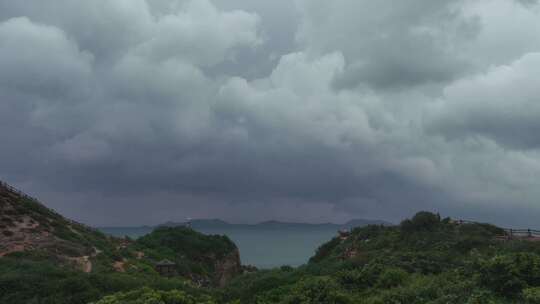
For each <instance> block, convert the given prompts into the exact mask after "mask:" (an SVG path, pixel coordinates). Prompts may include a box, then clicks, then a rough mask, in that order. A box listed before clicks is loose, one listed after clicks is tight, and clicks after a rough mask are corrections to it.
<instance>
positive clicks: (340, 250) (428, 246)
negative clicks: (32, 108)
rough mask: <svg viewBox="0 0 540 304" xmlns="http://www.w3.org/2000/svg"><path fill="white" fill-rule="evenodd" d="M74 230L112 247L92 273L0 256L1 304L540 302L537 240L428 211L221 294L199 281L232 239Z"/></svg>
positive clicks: (25, 256) (239, 280)
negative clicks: (171, 270) (162, 267)
mask: <svg viewBox="0 0 540 304" xmlns="http://www.w3.org/2000/svg"><path fill="white" fill-rule="evenodd" d="M30 207H32V208H34V207H35V208H39V206H37V207H36V206H30ZM32 210H33V209H32ZM40 213H42V211H40ZM54 220H56V221H58V222H59V223H63V222H62V221H64V220H63V218H54V219H53V221H54ZM47 222H49V223H50V222H51V220H48V219H47ZM68 224H69V225H73V224H72V223H68ZM54 229H56V231H63V230H64V229H65V227H62V225H58V227H56V228H54ZM78 229H84V230H80V231H77V230H76V231H77V232H75V235H77V236H73V235H67V236H66V238H67V239H70V240H71V241H72V242H73V243H76V244H78V243H88V244H92V246H95V245H99V243H100V242H105V243H106V244H103V245H101V246H100V248H103V249H104V250H103V251H102V252H100V253H99V254H97V255H95V256H94V257H92V259H91V261H92V262H93V265H94V267H93V269H92V271H91V272H89V273H84V272H81V271H78V270H75V269H74V268H73V267H69V265H66V264H65V263H62V262H60V261H59V259H60V258H59V257H58V256H55V255H51V254H50V251H41V250H34V251H26V252H19V253H11V254H9V255H7V256H6V257H3V258H0V303H14V304H17V303H25V304H27V303H36V304H37V303H40V304H41V303H43V304H49V303H51V304H52V303H55V304H56V303H60V304H61V303H70V304H71V303H75V304H77V303H95V304H120V303H122V304H124V303H127V304H129V303H134V304H173V303H174V304H184V303H185V304H195V303H203V304H204V303H206V304H219V303H223V304H248V303H249V304H252V303H256V304H270V303H279V304H315V303H317V304H319V303H329V304H332V303H334V304H349V303H350V304H352V303H360V304H362V303H365V304H384V303H389V304H398V303H403V304H405V303H407V304H420V303H422V304H424V303H426V304H443V303H457V304H459V303H463V304H484V303H488V304H490V303H491V304H502V303H516V304H517V303H529V304H539V303H540V242H531V241H525V240H500V239H498V238H497V236H501V235H503V234H504V233H505V232H504V231H503V230H502V229H500V228H497V227H495V226H493V225H489V224H478V223H468V224H463V223H456V222H453V221H451V220H450V219H448V218H446V219H441V218H440V216H439V215H436V214H432V213H429V212H420V213H418V214H416V215H415V216H414V217H413V218H411V219H408V220H405V221H403V222H402V223H401V224H400V225H398V226H378V225H372V226H367V227H363V228H356V229H354V230H352V231H351V233H350V235H349V236H347V237H343V238H340V237H336V238H334V239H332V240H331V241H329V242H327V243H326V244H322V245H321V246H320V247H319V249H318V250H317V252H316V253H315V254H314V256H313V257H312V258H311V259H310V261H309V262H308V263H307V264H305V265H303V266H301V267H298V268H293V267H289V266H282V267H280V268H276V269H272V270H261V271H255V272H251V273H246V274H243V275H239V276H237V277H236V278H235V279H233V280H232V281H231V282H230V283H228V284H227V286H225V287H224V288H216V287H210V285H211V284H208V285H207V287H201V286H200V285H201V280H200V279H201V278H207V279H208V280H209V281H208V282H210V283H211V282H212V279H213V278H214V275H215V271H216V269H215V266H216V260H219V259H223V258H226V257H228V256H230V255H231V253H232V252H235V251H236V246H235V245H234V243H232V242H231V241H230V240H229V239H228V238H227V237H223V236H206V235H203V234H200V233H198V232H195V231H193V230H191V229H189V228H184V227H176V228H166V227H163V228H159V229H156V230H155V231H154V232H153V233H151V234H149V235H147V236H145V237H142V238H140V239H139V240H137V241H131V240H125V241H123V242H119V241H118V240H109V238H108V237H105V236H102V235H98V234H96V235H95V236H94V234H93V233H94V232H92V230H87V228H85V227H82V226H81V227H80V228H79V227H78ZM68 230H69V231H71V232H72V231H73V230H72V229H69V228H68ZM69 231H67V230H66V233H67V234H69V233H70V232H69ZM75 238H77V239H75ZM120 244H121V246H120ZM161 259H169V260H171V261H174V262H175V263H176V266H175V267H176V275H175V276H173V277H170V278H167V277H163V276H160V275H159V274H158V273H157V272H156V270H155V269H154V265H155V264H154V263H155V262H156V261H159V260H161ZM115 263H116V264H120V265H121V268H122V270H121V271H119V270H118V269H115V267H113V264H115ZM202 285H203V286H205V285H206V284H202ZM214 286H215V285H214Z"/></svg>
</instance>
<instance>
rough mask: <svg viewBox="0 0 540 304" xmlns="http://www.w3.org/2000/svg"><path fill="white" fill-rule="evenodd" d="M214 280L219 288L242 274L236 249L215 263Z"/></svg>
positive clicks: (238, 253)
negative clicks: (215, 279)
mask: <svg viewBox="0 0 540 304" xmlns="http://www.w3.org/2000/svg"><path fill="white" fill-rule="evenodd" d="M215 269H216V278H217V284H218V286H219V287H223V286H225V285H227V283H229V282H230V281H231V280H232V279H233V278H234V277H235V276H237V275H239V274H241V273H242V265H241V263H240V252H239V251H238V249H235V250H233V251H232V252H231V253H229V254H227V255H225V256H224V257H223V258H222V259H219V260H217V261H216V265H215Z"/></svg>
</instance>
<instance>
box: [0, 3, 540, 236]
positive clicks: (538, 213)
mask: <svg viewBox="0 0 540 304" xmlns="http://www.w3.org/2000/svg"><path fill="white" fill-rule="evenodd" d="M539 96H540V5H539V4H538V3H537V1H533V0H462V1H461V0H453V1H446V0H444V1H443V0H410V1H397V0H394V1H390V0H380V1H371V0H339V1H327V0H296V1H290V0H278V1H267V0H214V1H210V0H155V1H149V0H148V1H144V0H115V1H110V0H93V1H73V0H49V1H41V0H34V1H8V0H0V178H1V179H3V180H6V181H8V182H10V183H12V184H14V185H16V186H18V187H19V188H22V189H24V190H26V191H27V192H29V193H31V194H33V195H35V196H38V197H39V198H41V199H42V200H43V201H44V202H45V203H46V204H47V205H48V206H50V207H53V208H55V209H56V210H58V211H59V212H61V213H62V214H64V215H66V216H68V217H71V218H74V219H76V220H80V221H83V222H85V223H88V224H92V225H138V224H156V223H160V222H165V221H168V220H173V221H181V220H183V219H184V218H186V217H193V218H222V219H225V220H229V221H232V222H257V221H261V220H268V219H277V220H286V221H306V222H326V221H332V222H343V221H346V220H348V219H351V218H379V219H385V220H391V221H394V222H398V221H399V220H400V219H402V218H403V217H406V216H410V215H411V214H413V213H415V212H416V211H419V210H432V211H439V212H440V213H441V214H442V215H443V216H453V217H458V218H464V219H475V220H482V221H491V222H495V223H497V224H501V225H506V226H531V227H536V228H540V224H538V218H539V217H540V97H539Z"/></svg>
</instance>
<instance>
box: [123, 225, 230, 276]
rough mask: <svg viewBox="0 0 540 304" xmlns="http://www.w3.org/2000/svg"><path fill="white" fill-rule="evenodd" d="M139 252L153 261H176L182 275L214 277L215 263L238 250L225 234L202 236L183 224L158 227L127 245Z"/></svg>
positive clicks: (177, 268) (178, 271)
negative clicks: (182, 225)
mask: <svg viewBox="0 0 540 304" xmlns="http://www.w3.org/2000/svg"><path fill="white" fill-rule="evenodd" d="M130 248H131V249H133V250H138V251H142V252H144V253H145V255H146V256H147V257H148V258H149V259H151V260H154V261H160V260H163V259H167V260H170V261H173V262H174V263H175V264H176V271H177V273H178V274H180V275H184V276H192V277H193V276H194V275H196V276H203V277H208V278H209V279H213V278H212V275H213V273H214V271H215V269H214V267H215V262H216V260H220V259H223V258H225V257H226V256H227V255H229V254H231V253H232V252H234V251H235V250H237V248H236V245H235V244H234V243H233V242H232V241H231V240H230V239H229V238H228V237H226V236H221V235H204V234H201V233H199V232H197V231H195V230H193V229H190V228H185V227H181V226H180V227H159V228H157V229H155V230H154V231H153V232H152V233H151V234H148V235H146V236H143V237H141V238H139V239H137V241H136V242H135V243H134V244H133V245H132V246H131V247H130Z"/></svg>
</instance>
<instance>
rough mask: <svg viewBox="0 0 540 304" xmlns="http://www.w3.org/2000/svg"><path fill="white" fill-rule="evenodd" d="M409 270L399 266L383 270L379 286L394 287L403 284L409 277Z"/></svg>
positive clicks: (378, 282)
mask: <svg viewBox="0 0 540 304" xmlns="http://www.w3.org/2000/svg"><path fill="white" fill-rule="evenodd" d="M407 276H408V274H407V272H405V271H404V270H403V269H399V268H389V269H386V270H384V271H383V273H381V275H380V276H379V279H378V281H377V286H378V287H382V288H392V287H397V286H400V285H401V284H403V282H405V280H406V279H407Z"/></svg>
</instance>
